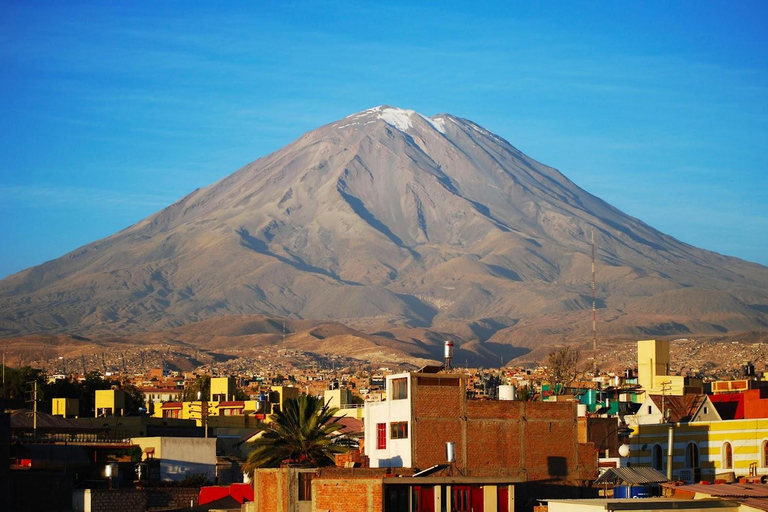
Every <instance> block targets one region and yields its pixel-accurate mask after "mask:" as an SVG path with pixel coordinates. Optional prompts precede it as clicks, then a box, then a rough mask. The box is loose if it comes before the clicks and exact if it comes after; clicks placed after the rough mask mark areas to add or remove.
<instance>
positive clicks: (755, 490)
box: [672, 484, 768, 498]
mask: <svg viewBox="0 0 768 512" xmlns="http://www.w3.org/2000/svg"><path fill="white" fill-rule="evenodd" d="M672 489H680V490H681V491H688V492H697V493H701V494H708V495H710V496H713V497H717V498H768V485H766V484H709V485H705V484H688V485H681V486H679V487H672Z"/></svg>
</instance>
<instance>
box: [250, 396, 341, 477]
mask: <svg viewBox="0 0 768 512" xmlns="http://www.w3.org/2000/svg"><path fill="white" fill-rule="evenodd" d="M337 411H338V409H337V408H335V407H334V408H331V407H329V406H328V404H325V403H323V401H322V399H321V398H317V397H314V396H309V395H301V396H299V397H298V398H295V399H288V400H286V401H285V402H284V403H283V409H282V410H281V411H279V412H277V413H276V414H272V415H270V420H271V422H270V423H261V424H259V426H258V431H259V433H260V436H259V437H258V438H256V440H255V441H254V442H252V443H251V447H252V448H253V451H252V452H251V453H250V454H249V455H248V460H247V461H246V463H245V464H244V465H243V471H244V472H245V473H248V474H249V475H253V471H254V469H256V468H278V467H280V465H281V464H282V463H283V462H286V461H291V462H295V463H298V464H305V465H307V466H312V467H321V466H332V465H334V464H335V461H334V457H333V456H334V455H335V454H337V453H344V452H346V451H347V450H348V449H349V448H348V447H346V446H344V445H343V444H341V443H339V442H337V441H335V440H334V439H333V438H332V436H333V434H334V433H336V432H338V431H339V430H341V429H342V428H343V425H341V424H340V423H338V422H337V421H336V420H337V419H338V418H336V417H334V413H336V412H337Z"/></svg>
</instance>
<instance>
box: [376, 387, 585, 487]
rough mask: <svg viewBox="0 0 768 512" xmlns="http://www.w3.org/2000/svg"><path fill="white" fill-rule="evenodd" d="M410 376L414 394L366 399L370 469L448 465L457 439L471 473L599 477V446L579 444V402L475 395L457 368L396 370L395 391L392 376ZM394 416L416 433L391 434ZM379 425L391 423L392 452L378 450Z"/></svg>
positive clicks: (459, 462)
mask: <svg viewBox="0 0 768 512" xmlns="http://www.w3.org/2000/svg"><path fill="white" fill-rule="evenodd" d="M403 377H408V378H409V379H410V380H409V400H387V401H385V402H379V403H370V402H369V403H366V422H365V438H366V440H365V450H366V455H368V456H369V457H370V464H371V467H387V465H390V466H393V467H396V466H395V464H394V463H393V462H397V466H402V467H418V468H421V469H425V468H428V467H431V466H433V465H435V464H443V463H445V462H446V443H447V442H453V443H454V446H455V459H456V460H455V464H456V466H458V467H459V468H461V471H462V474H465V475H467V476H494V475H515V476H520V477H521V478H525V479H527V480H553V479H555V480H560V481H564V482H581V481H584V480H589V479H592V478H593V477H594V476H595V474H596V472H597V458H596V457H595V454H594V448H593V447H592V445H591V444H589V445H586V446H587V447H588V449H587V450H581V449H580V446H583V445H580V444H579V440H578V427H577V422H576V403H575V402H553V403H542V402H519V401H495V400H494V401H480V400H469V401H468V400H467V398H466V392H465V389H466V382H465V377H464V376H461V375H457V374H419V373H414V374H401V375H393V376H390V377H388V378H387V391H388V393H390V396H391V379H395V378H403ZM393 421H409V439H407V440H395V441H393V440H391V439H390V432H389V424H390V423H391V422H393ZM379 423H386V424H387V448H386V449H385V450H378V449H376V425H377V424H379ZM402 441H407V444H406V443H402ZM403 445H405V446H403ZM398 458H399V459H398Z"/></svg>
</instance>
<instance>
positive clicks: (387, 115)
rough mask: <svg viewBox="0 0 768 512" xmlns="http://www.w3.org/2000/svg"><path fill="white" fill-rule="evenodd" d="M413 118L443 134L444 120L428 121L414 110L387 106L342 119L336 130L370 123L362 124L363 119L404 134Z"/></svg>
mask: <svg viewBox="0 0 768 512" xmlns="http://www.w3.org/2000/svg"><path fill="white" fill-rule="evenodd" d="M413 116H418V117H420V118H422V119H423V120H424V121H426V122H427V123H429V124H430V126H432V128H434V129H435V130H437V131H439V132H440V133H442V134H445V119H444V118H442V117H439V118H437V119H434V120H433V119H430V118H429V117H427V116H424V115H422V114H419V113H418V112H416V111H414V110H407V109H404V108H397V107H390V106H389V105H379V106H378V107H373V108H369V109H367V110H363V111H362V112H358V113H357V114H351V115H349V116H347V117H345V118H344V121H345V122H344V123H338V124H337V128H339V129H341V128H346V127H348V126H357V125H361V124H363V125H365V124H369V123H370V122H371V121H368V122H365V123H364V122H363V120H364V119H370V118H371V117H373V118H374V119H381V120H382V121H384V122H385V123H387V124H388V125H390V126H392V127H393V128H397V129H398V130H400V131H401V132H406V131H408V130H410V129H412V128H413Z"/></svg>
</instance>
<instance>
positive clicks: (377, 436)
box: [365, 373, 412, 468]
mask: <svg viewBox="0 0 768 512" xmlns="http://www.w3.org/2000/svg"><path fill="white" fill-rule="evenodd" d="M386 390H387V399H386V400H384V401H381V402H366V403H365V439H366V442H365V454H366V455H367V456H368V458H369V459H370V465H371V467H372V468H387V467H393V468H397V467H406V468H407V467H411V441H410V439H409V433H410V432H411V418H412V414H411V413H412V411H411V400H410V390H411V374H410V373H401V374H397V375H389V376H387V379H386Z"/></svg>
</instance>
